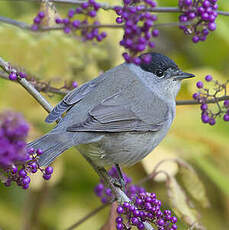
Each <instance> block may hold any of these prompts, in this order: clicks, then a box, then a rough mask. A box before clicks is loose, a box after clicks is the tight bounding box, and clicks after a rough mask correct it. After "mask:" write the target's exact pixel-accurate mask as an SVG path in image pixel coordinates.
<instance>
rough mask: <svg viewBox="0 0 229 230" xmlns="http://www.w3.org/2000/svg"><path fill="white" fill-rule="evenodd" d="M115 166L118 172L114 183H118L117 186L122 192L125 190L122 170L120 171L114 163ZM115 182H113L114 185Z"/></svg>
mask: <svg viewBox="0 0 229 230" xmlns="http://www.w3.org/2000/svg"><path fill="white" fill-rule="evenodd" d="M115 167H116V169H117V172H118V179H116V182H115V183H116V185H117V183H118V187H119V188H121V189H122V191H123V192H125V191H126V183H125V180H124V177H123V175H122V171H121V169H120V167H119V165H118V164H115ZM115 183H114V185H115Z"/></svg>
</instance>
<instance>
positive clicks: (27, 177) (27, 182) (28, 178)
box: [22, 176, 31, 185]
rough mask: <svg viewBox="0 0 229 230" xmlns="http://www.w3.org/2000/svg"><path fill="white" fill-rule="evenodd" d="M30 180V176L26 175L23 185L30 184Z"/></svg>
mask: <svg viewBox="0 0 229 230" xmlns="http://www.w3.org/2000/svg"><path fill="white" fill-rule="evenodd" d="M30 181H31V179H30V177H29V176H26V177H25V178H23V180H22V184H23V185H26V184H29V183H30Z"/></svg>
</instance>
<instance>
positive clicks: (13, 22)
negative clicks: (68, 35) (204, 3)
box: [0, 16, 190, 32]
mask: <svg viewBox="0 0 229 230" xmlns="http://www.w3.org/2000/svg"><path fill="white" fill-rule="evenodd" d="M0 22H3V23H5V24H8V25H13V26H16V27H18V28H20V29H24V30H30V31H32V32H47V31H56V30H63V29H64V26H52V27H45V26H44V27H40V28H38V29H37V30H36V31H33V30H32V27H31V25H29V24H26V23H24V22H19V21H17V20H13V19H10V18H7V17H2V16H0ZM182 25H190V22H170V23H158V24H154V25H152V27H168V26H170V27H172V26H182ZM84 28H108V29H123V28H124V25H123V24H122V25H117V24H101V25H93V24H89V25H80V26H79V27H78V28H77V29H76V30H80V29H84Z"/></svg>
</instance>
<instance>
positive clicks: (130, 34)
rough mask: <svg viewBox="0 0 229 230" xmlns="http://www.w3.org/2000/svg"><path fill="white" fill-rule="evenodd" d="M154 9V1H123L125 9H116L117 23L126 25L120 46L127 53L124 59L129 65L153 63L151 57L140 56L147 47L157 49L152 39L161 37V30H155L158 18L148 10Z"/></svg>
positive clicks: (124, 54)
mask: <svg viewBox="0 0 229 230" xmlns="http://www.w3.org/2000/svg"><path fill="white" fill-rule="evenodd" d="M154 7H156V2H155V1H153V0H138V1H136V0H123V7H119V6H118V7H115V11H116V14H117V15H118V17H117V18H116V22H117V23H118V24H123V25H124V35H123V39H122V40H121V41H120V45H121V46H123V47H124V48H125V49H126V51H127V52H124V53H123V57H124V59H125V61H126V62H128V63H135V64H136V65H139V64H141V62H142V61H143V62H145V63H148V62H150V61H151V59H150V56H147V55H146V56H144V57H143V58H140V57H138V54H139V53H141V52H143V51H144V50H145V49H146V48H147V47H148V48H154V47H155V43H154V42H153V41H152V38H153V37H157V36H158V35H159V30H158V29H154V28H153V25H154V22H155V21H156V20H157V16H156V15H154V14H151V13H149V12H147V8H154Z"/></svg>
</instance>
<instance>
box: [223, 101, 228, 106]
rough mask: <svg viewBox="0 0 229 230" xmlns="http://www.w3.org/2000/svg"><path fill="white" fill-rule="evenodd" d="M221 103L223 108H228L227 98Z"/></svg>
mask: <svg viewBox="0 0 229 230" xmlns="http://www.w3.org/2000/svg"><path fill="white" fill-rule="evenodd" d="M223 105H224V107H225V108H229V100H225V101H224V103H223Z"/></svg>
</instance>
